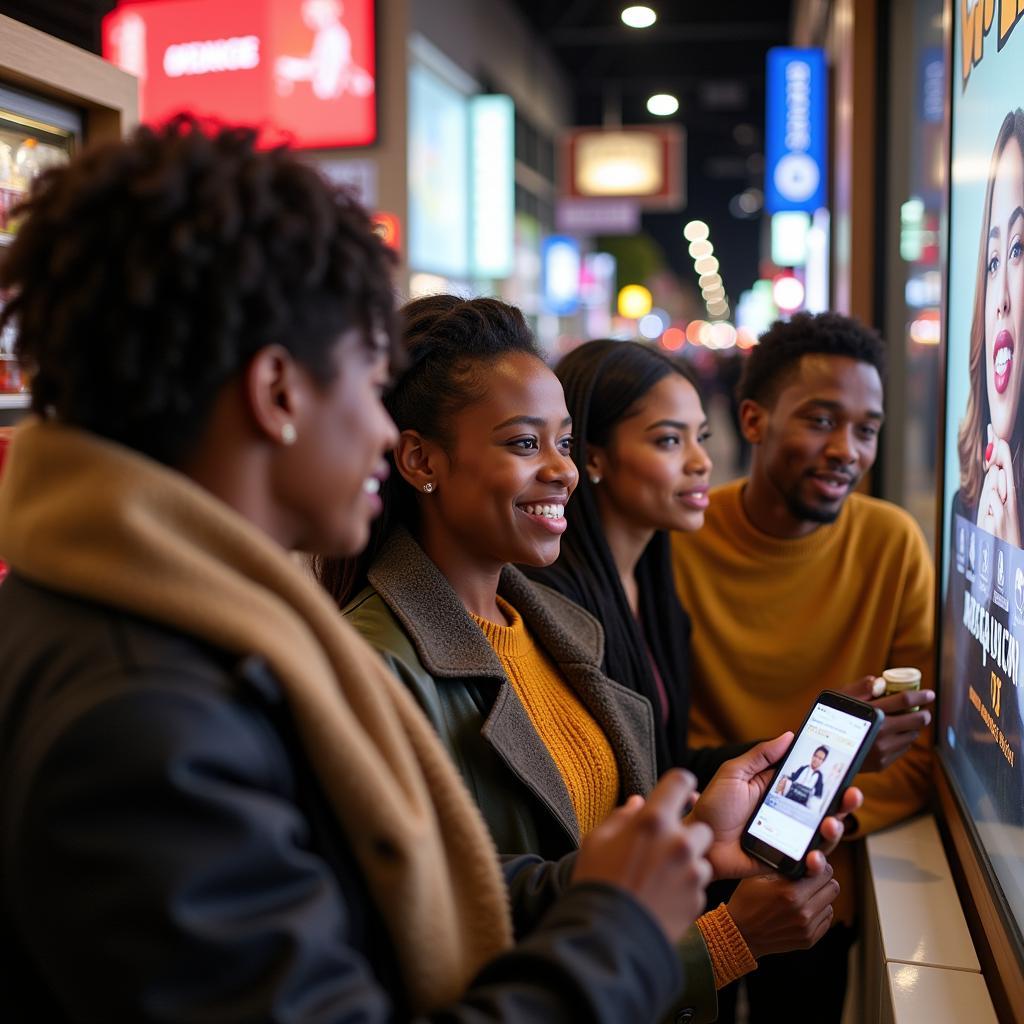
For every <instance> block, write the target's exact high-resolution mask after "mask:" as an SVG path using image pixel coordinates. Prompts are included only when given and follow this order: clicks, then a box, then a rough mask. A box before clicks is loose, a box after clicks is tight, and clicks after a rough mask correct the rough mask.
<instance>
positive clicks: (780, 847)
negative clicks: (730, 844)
mask: <svg viewBox="0 0 1024 1024" xmlns="http://www.w3.org/2000/svg"><path fill="white" fill-rule="evenodd" d="M884 718H885V715H884V713H883V712H881V711H879V710H878V708H876V707H874V706H873V705H871V704H866V703H864V701H861V700H854V698H853V697H847V696H846V695H845V694H842V693H835V692H833V691H832V690H825V691H824V692H823V693H820V694H818V696H817V698H816V699H815V701H814V705H813V706H812V707H811V710H810V712H809V713H808V715H807V717H806V718H805V719H804V723H803V725H801V726H800V731H799V732H798V733H797V734H796V736H795V737H794V738H793V742H792V743H791V744H790V746H789V749H788V750H787V751H786V754H785V756H784V757H783V758H782V760H781V761H780V762H779V766H778V768H777V769H776V770H775V774H774V775H773V776H772V781H771V784H770V785H769V786H768V789H767V791H766V793H765V795H764V797H763V799H762V800H761V802H760V803H759V804H758V806H757V809H756V810H755V811H754V813H753V814H752V815H751V816H750V821H748V822H747V827H746V828H745V829H744V831H743V835H742V837H741V838H740V844H741V846H742V847H743V849H744V850H746V851H747V852H748V853H750V854H752V855H753V856H754V857H757V858H758V859H759V860H763V861H764V862H765V863H766V864H770V865H771V866H772V867H773V868H776V869H777V870H778V871H779V872H780V873H781V874H783V875H786V876H787V877H788V878H799V877H800V876H801V875H803V873H804V871H805V870H806V865H805V863H804V861H805V860H806V857H807V854H808V853H810V851H811V850H813V849H815V847H817V846H818V845H820V843H821V836H820V834H819V832H818V829H819V828H820V826H821V823H822V821H823V819H824V818H825V817H826V816H827V815H829V814H833V813H835V811H836V810H837V809H838V808H839V804H840V802H841V801H842V798H843V793H844V792H845V791H846V788H847V786H849V785H850V783H851V782H852V781H853V777H854V776H855V775H856V774H857V772H859V771H860V767H861V765H862V764H863V763H864V758H865V757H867V755H868V752H869V751H870V750H871V745H872V744H873V743H874V742H875V737H876V736H877V735H878V730H879V729H880V728H881V726H882V720H883V719H884Z"/></svg>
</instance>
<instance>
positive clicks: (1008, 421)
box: [985, 139, 1024, 441]
mask: <svg viewBox="0 0 1024 1024" xmlns="http://www.w3.org/2000/svg"><path fill="white" fill-rule="evenodd" d="M986 244H987V249H986V255H985V368H986V373H985V380H986V385H987V388H988V405H989V410H990V414H991V425H992V430H993V432H994V433H995V435H996V437H998V438H1002V439H1003V440H1004V441H1009V440H1010V438H1011V437H1012V436H1013V433H1014V425H1015V422H1016V418H1017V408H1018V404H1019V402H1020V391H1021V386H1022V381H1021V374H1022V372H1024V371H1022V370H1021V364H1022V363H1024V352H1022V353H1021V356H1020V357H1018V356H1017V346H1018V345H1019V344H1021V341H1022V334H1024V317H1022V310H1024V154H1022V153H1021V149H1020V145H1019V144H1018V143H1017V142H1016V140H1015V139H1010V141H1009V142H1008V143H1007V145H1006V148H1005V149H1004V150H1003V152H1002V155H1001V156H1000V157H999V160H998V162H997V163H996V173H995V180H994V182H993V186H992V206H991V209H990V210H989V218H988V236H987V243H986Z"/></svg>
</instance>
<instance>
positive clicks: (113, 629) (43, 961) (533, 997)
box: [0, 574, 682, 1024]
mask: <svg viewBox="0 0 1024 1024" xmlns="http://www.w3.org/2000/svg"><path fill="white" fill-rule="evenodd" d="M0 779H2V780H3V790H2V793H0V857H2V861H0V865H2V871H0V915H2V916H0V921H2V923H0V974H2V979H3V996H2V1000H3V1001H2V1004H0V1005H2V1006H3V1019H4V1020H5V1021H11V1022H12V1024H14V1022H30V1021H31V1022H36V1021H47V1022H49V1021H54V1022H63V1021H76V1022H77V1021H88V1022H103V1024H121V1022H128V1021H132V1022H135V1021H154V1022H156V1021H160V1022H199V1021H217V1022H218V1024H235V1022H243V1021H244V1022H257V1021H274V1022H278V1021H280V1022H289V1024H313V1022H316V1024H327V1022H340V1021H348V1020H356V1019H358V1020H359V1021H364V1022H368V1024H372V1022H378V1021H391V1020H403V1019H408V1016H409V1014H408V1011H407V1009H406V1007H405V1005H404V1000H403V991H402V985H401V980H400V976H399V972H398V967H397V964H396V960H395V955H394V951H393V949H392V946H391V943H390V942H389V939H388V936H387V934H386V932H385V930H384V926H383V922H382V920H381V918H380V917H379V915H378V913H377V911H376V909H375V907H374V905H373V904H372V903H371V901H370V899H369V896H368V888H367V886H366V884H365V882H364V880H363V878H362V876H361V874H360V870H359V868H358V866H357V864H356V862H355V860H354V858H353V855H352V851H351V849H350V846H349V843H348V841H347V839H346V836H345V835H344V833H343V832H342V831H341V830H340V828H339V826H338V825H337V823H336V820H335V818H334V816H333V814H332V812H331V810H330V807H329V805H328V803H327V801H326V799H325V797H324V795H323V793H322V792H321V789H320V786H319V784H318V782H317V780H316V778H315V777H314V775H313V773H312V770H311V767H310V765H309V763H308V761H307V759H306V757H305V755H304V753H303V750H302V747H301V744H300V743H299V740H298V737H297V735H296V733H295V731H294V727H293V724H292V722H291V719H290V716H289V714H288V709H287V706H286V705H285V704H284V702H283V699H282V696H281V693H280V690H279V688H278V684H277V682H276V680H275V679H274V677H273V676H272V674H271V673H270V672H269V670H268V669H267V667H266V665H265V664H264V663H263V662H262V661H261V660H260V659H258V658H255V657H250V658H244V659H241V660H239V659H238V658H237V657H235V656H232V655H230V654H227V653H225V652H223V651H220V650H217V649H214V648H211V647H209V646H207V645H205V644H202V643H200V642H199V641H197V640H195V639H194V638H191V637H188V636H183V635H180V634H177V633H175V632H173V631H170V630H167V629H164V628H162V627H160V626H157V625H154V624H152V623H149V622H145V621H142V620H139V619H135V618H132V617H131V616H129V615H127V614H124V613H121V612H117V611H113V610H110V609H108V608H105V607H102V606H98V605H95V604H90V603H86V602H82V601H78V600H75V599H73V598H69V597H65V596H62V595H59V594H57V593H55V592H53V591H50V590H46V589H43V588H41V587H37V586H35V585H33V584H31V583H29V582H27V581H25V580H23V579H21V578H19V577H18V576H17V574H14V575H12V576H11V577H9V578H8V580H7V581H6V582H5V583H4V584H3V586H0ZM354 782H355V783H356V784H357V782H358V780H354ZM567 866H568V865H567V864H563V865H560V866H554V865H548V864H545V863H544V862H541V861H539V860H537V859H536V858H531V857H521V858H516V859H514V860H510V861H508V862H506V876H507V878H508V881H509V885H510V892H511V896H512V906H513V913H514V918H515V926H516V931H517V936H518V937H519V938H520V939H521V940H523V941H521V942H520V944H519V945H518V946H517V947H516V948H515V949H514V950H513V951H512V952H510V953H508V954H505V955H504V956H502V957H499V958H498V959H497V960H495V961H494V962H492V963H491V964H490V965H489V966H488V967H486V968H485V969H484V971H483V972H482V973H481V975H480V976H479V977H478V978H477V979H476V981H475V982H474V984H473V985H472V986H471V988H470V990H469V992H468V993H467V994H466V997H465V999H464V1001H463V1002H462V1003H460V1004H459V1006H457V1007H453V1008H451V1009H450V1010H448V1011H446V1012H444V1013H440V1014H438V1015H436V1018H435V1019H438V1020H441V1019H443V1020H451V1021H470V1020H472V1021H480V1022H487V1021H498V1020H501V1021H524V1022H525V1021H530V1022H534V1021H562V1020H564V1021H570V1020H580V1019H587V1020H591V1021H606V1022H608V1024H612V1022H619V1021H625V1020H629V1021H642V1020H653V1019H655V1018H656V1016H657V1014H658V1012H659V1010H661V1009H662V1008H664V1007H665V1006H666V1005H668V1003H669V1002H670V1001H671V999H672V996H673V994H674V993H675V991H676V990H677V989H678V988H679V987H680V984H681V980H682V979H681V977H680V970H679V967H678V963H677V960H676V958H675V956H674V953H673V950H672V947H671V946H670V945H669V944H668V942H666V940H665V938H664V937H663V935H662V934H661V932H660V931H659V930H658V929H657V927H656V926H655V924H654V922H653V920H652V919H651V918H650V917H649V916H648V914H647V913H646V912H645V911H644V910H643V909H642V908H641V907H640V906H639V905H638V904H636V903H635V902H634V901H633V900H632V899H630V898H629V897H627V896H625V895H624V894H622V893H620V892H619V891H618V890H615V889H612V888H610V887H604V886H599V885H586V886H578V887H576V888H574V889H573V890H572V891H571V892H570V893H568V894H567V895H565V896H563V897H562V898H561V899H559V900H558V902H557V904H555V905H554V906H553V903H554V899H555V897H556V896H557V895H559V894H561V892H562V891H563V889H564V888H565V885H566V882H567V878H566V875H567V870H566V868H567ZM545 914H546V916H545V917H544V920H543V923H540V924H539V923H538V922H539V921H540V918H541V916H542V915H545Z"/></svg>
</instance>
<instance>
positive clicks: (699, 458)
mask: <svg viewBox="0 0 1024 1024" xmlns="http://www.w3.org/2000/svg"><path fill="white" fill-rule="evenodd" d="M713 465H714V463H712V461H711V456H710V455H708V453H707V449H706V448H705V447H704V446H703V445H702V444H700V443H699V442H694V443H693V444H691V445H690V447H689V449H688V450H687V452H686V461H685V462H684V463H683V470H684V472H685V473H686V475H687V476H702V477H703V476H710V475H711V468H712V466H713Z"/></svg>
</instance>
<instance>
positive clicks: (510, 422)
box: [493, 416, 572, 432]
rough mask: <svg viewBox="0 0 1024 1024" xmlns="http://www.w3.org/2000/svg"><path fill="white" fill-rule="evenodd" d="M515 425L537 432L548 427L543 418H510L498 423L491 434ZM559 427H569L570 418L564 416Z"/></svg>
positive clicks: (570, 423) (570, 424)
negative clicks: (519, 424)
mask: <svg viewBox="0 0 1024 1024" xmlns="http://www.w3.org/2000/svg"><path fill="white" fill-rule="evenodd" d="M517 423H522V424H523V425H524V426H527V427H536V428H537V429H538V430H541V429H543V428H544V427H546V426H547V425H548V421H547V420H546V419H544V417H543V416H510V417H509V418H508V419H507V420H504V421H503V422H501V423H499V424H498V425H497V426H496V427H495V428H494V431H493V432H497V431H499V430H504V429H505V428H506V427H512V426H515V425H516V424H517ZM561 426H563V427H571V426H572V417H571V416H566V417H565V419H564V420H562V423H561Z"/></svg>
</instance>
